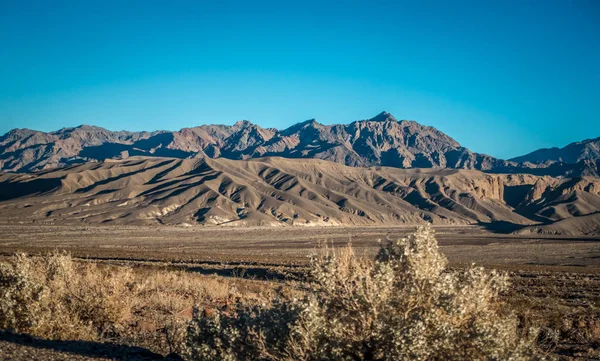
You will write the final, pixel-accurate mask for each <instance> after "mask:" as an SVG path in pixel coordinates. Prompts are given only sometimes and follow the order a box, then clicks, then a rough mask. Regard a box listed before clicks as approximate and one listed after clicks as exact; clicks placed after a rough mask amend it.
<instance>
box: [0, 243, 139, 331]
mask: <svg viewBox="0 0 600 361" xmlns="http://www.w3.org/2000/svg"><path fill="white" fill-rule="evenodd" d="M131 281H132V273H131V271H130V270H129V269H127V268H123V269H121V270H119V272H114V271H113V270H107V269H105V268H102V267H99V266H98V265H96V264H91V263H75V262H73V260H72V258H71V256H70V255H68V254H65V253H58V252H55V253H52V254H50V255H48V256H46V257H29V256H26V255H24V254H17V255H15V256H14V260H13V262H11V263H10V264H0V328H2V329H12V330H15V331H17V332H22V333H29V334H33V335H39V336H44V337H46V338H51V339H80V340H93V339H97V338H100V337H105V336H107V335H109V334H112V333H115V332H118V330H117V329H115V325H118V324H120V323H121V321H123V320H124V319H125V318H127V317H128V316H129V311H130V309H131V304H130V303H131V298H130V297H127V294H129V293H130V292H131V289H132V287H133V285H132V283H131Z"/></svg>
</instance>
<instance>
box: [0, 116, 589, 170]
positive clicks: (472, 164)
mask: <svg viewBox="0 0 600 361" xmlns="http://www.w3.org/2000/svg"><path fill="white" fill-rule="evenodd" d="M588 153H589V154H590V157H588V158H586V159H581V162H580V163H577V164H575V163H576V162H575V163H573V164H571V163H565V162H562V161H551V162H546V163H544V162H531V161H529V160H528V161H525V162H524V163H519V162H516V161H505V160H501V159H497V158H494V157H491V156H488V155H485V154H480V153H475V152H472V151H470V150H469V149H467V148H465V147H462V146H461V145H460V144H459V143H458V142H456V141H455V140H454V139H452V138H451V137H449V136H448V135H446V134H444V133H443V132H440V131H439V130H437V129H435V128H433V127H429V126H424V125H421V124H419V123H417V122H414V121H410V120H400V121H398V120H396V119H395V118H394V117H393V116H392V115H391V114H389V113H386V112H382V113H380V114H379V115H377V116H375V117H373V118H371V119H367V120H361V121H355V122H352V123H350V124H334V125H323V124H320V123H318V122H317V121H315V120H309V121H306V122H302V123H298V124H296V125H293V126H291V127H289V128H287V129H283V130H277V129H272V128H262V127H260V126H258V125H256V124H252V123H251V122H249V121H239V122H237V123H235V124H234V125H232V126H228V125H202V126H199V127H193V128H184V129H181V130H179V131H175V132H169V131H156V132H151V133H150V132H126V131H121V132H112V131H109V130H106V129H103V128H99V127H94V126H80V127H77V128H65V129H61V130H59V131H56V132H50V133H43V132H38V131H33V130H28V129H14V130H12V131H10V132H8V133H7V134H5V135H4V136H2V137H0V170H4V171H11V172H31V171H39V170H46V169H52V168H56V167H65V166H70V165H73V164H81V163H85V162H89V161H94V162H97V161H104V160H105V159H126V158H128V157H131V156H152V157H174V158H180V159H187V158H195V157H204V156H208V157H211V158H219V157H221V158H228V159H248V158H259V157H265V156H281V157H286V158H311V159H323V160H329V161H332V162H336V163H340V164H345V165H349V166H360V167H370V166H389V167H397V168H452V169H477V170H484V171H489V172H496V173H522V172H527V173H531V174H538V175H553V176H558V175H567V176H579V175H597V174H598V168H600V167H599V166H598V165H599V163H598V162H599V161H600V160H599V159H597V158H593V157H591V156H592V153H590V152H588ZM592 158H593V159H592ZM586 162H587V163H586Z"/></svg>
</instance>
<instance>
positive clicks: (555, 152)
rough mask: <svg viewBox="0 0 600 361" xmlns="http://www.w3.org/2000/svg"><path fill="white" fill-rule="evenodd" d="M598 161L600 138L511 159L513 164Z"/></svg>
mask: <svg viewBox="0 0 600 361" xmlns="http://www.w3.org/2000/svg"><path fill="white" fill-rule="evenodd" d="M598 159H600V137H598V138H596V139H587V140H584V141H581V142H574V143H571V144H569V145H567V146H566V147H564V148H556V147H555V148H543V149H538V150H536V151H534V152H531V153H529V154H526V155H523V156H520V157H516V158H513V159H511V160H512V161H514V162H519V163H524V162H529V163H537V164H542V163H548V162H562V163H569V164H573V163H578V162H581V161H584V160H598Z"/></svg>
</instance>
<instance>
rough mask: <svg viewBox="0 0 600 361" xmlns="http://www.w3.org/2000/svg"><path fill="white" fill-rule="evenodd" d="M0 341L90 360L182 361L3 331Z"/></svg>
mask: <svg viewBox="0 0 600 361" xmlns="http://www.w3.org/2000/svg"><path fill="white" fill-rule="evenodd" d="M0 341H6V342H10V343H13V344H18V345H23V346H27V347H34V348H39V349H48V350H55V351H60V352H67V353H71V354H75V355H81V356H86V357H91V358H108V359H111V360H171V361H176V360H183V359H182V358H180V357H178V356H167V357H163V356H162V355H160V354H157V353H154V352H152V351H149V350H147V349H145V348H141V347H135V346H125V345H117V344H111V343H101V342H93V341H56V340H44V339H39V338H36V337H33V336H30V335H24V334H13V333H10V332H7V331H4V330H0Z"/></svg>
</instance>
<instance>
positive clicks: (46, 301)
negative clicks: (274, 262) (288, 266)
mask: <svg viewBox="0 0 600 361" xmlns="http://www.w3.org/2000/svg"><path fill="white" fill-rule="evenodd" d="M273 288H274V285H272V284H270V283H267V282H253V281H245V280H239V279H226V278H222V277H218V276H202V275H199V274H195V273H191V272H186V271H173V270H166V269H160V270H157V269H148V268H131V267H125V266H113V265H111V266H107V265H101V264H96V263H92V262H81V261H79V262H78V261H75V260H74V259H73V258H72V257H71V256H70V255H69V254H66V253H57V252H54V253H51V254H48V255H45V256H41V257H34V256H27V255H24V254H17V255H15V256H14V257H13V258H12V259H11V260H10V262H8V263H0V329H5V330H12V331H15V332H19V333H27V334H31V335H34V336H39V337H42V338H45V339H53V340H90V341H111V342H116V343H121V344H128V345H136V346H142V347H146V348H148V349H151V350H153V351H155V352H159V353H162V354H167V353H181V352H182V349H181V348H182V345H183V343H184V337H185V331H186V326H187V322H188V321H189V319H190V318H191V317H192V309H193V307H199V308H200V309H205V308H206V309H213V308H223V307H227V305H228V304H230V303H233V302H237V301H238V300H239V299H240V295H241V294H242V293H245V294H246V295H247V296H248V297H244V300H245V301H246V302H262V299H266V298H270V297H272V295H273V294H274V290H273Z"/></svg>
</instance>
